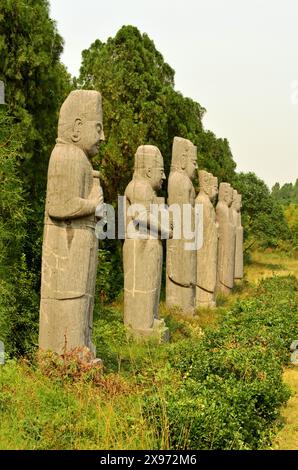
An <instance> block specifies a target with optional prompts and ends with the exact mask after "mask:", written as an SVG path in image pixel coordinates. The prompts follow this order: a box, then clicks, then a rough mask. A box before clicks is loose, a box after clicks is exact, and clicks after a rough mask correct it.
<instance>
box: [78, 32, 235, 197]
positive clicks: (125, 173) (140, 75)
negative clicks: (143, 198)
mask: <svg viewBox="0 0 298 470" xmlns="http://www.w3.org/2000/svg"><path fill="white" fill-rule="evenodd" d="M174 76H175V74H174V70H173V69H172V68H171V67H170V66H169V65H168V64H167V63H166V62H165V61H164V59H163V57H162V55H161V53H160V52H158V51H157V49H156V48H155V45H154V43H153V41H152V40H151V39H150V38H149V37H148V35H147V34H141V33H140V32H139V30H138V29H137V28H136V27H134V26H123V27H122V28H121V29H120V30H119V31H118V33H117V34H116V36H115V37H114V38H109V39H108V40H107V42H106V43H103V42H101V41H99V40H96V41H95V42H94V43H93V44H92V45H91V46H90V48H89V49H87V50H84V51H83V53H82V66H81V69H80V76H79V78H78V82H77V84H78V85H79V86H80V87H83V88H91V89H96V90H99V91H101V92H102V95H103V107H104V128H105V134H106V143H105V145H103V146H102V148H101V151H100V155H99V159H98V163H99V162H100V170H101V172H102V179H103V184H104V189H105V194H106V198H107V200H108V201H109V202H111V201H115V199H116V196H117V194H123V192H124V189H125V186H126V185H127V183H128V181H129V179H130V178H131V174H132V166H133V159H134V154H135V151H136V149H137V147H138V146H139V145H141V144H152V145H157V146H158V147H159V149H160V150H161V152H162V154H163V157H164V161H165V168H166V172H169V168H170V162H171V147H172V141H173V138H174V136H175V135H178V136H180V137H184V138H187V139H190V140H191V141H192V142H193V143H194V144H195V145H197V147H198V155H199V156H198V160H199V164H200V167H201V168H206V169H207V170H210V171H214V173H215V174H217V175H218V176H219V178H220V180H222V179H226V180H229V179H230V178H231V177H232V176H233V175H234V170H235V166H236V165H235V162H234V160H233V157H232V153H231V151H230V148H229V144H228V142H227V140H226V139H217V138H216V137H215V136H214V134H213V133H212V132H210V131H208V132H206V131H204V129H203V125H202V118H203V115H204V112H205V109H204V108H203V107H202V106H201V105H200V104H199V103H196V102H195V101H193V100H192V99H190V98H185V97H184V96H183V95H182V94H181V93H179V92H178V91H176V90H175V89H174Z"/></svg>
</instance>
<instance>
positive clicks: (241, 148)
mask: <svg viewBox="0 0 298 470" xmlns="http://www.w3.org/2000/svg"><path fill="white" fill-rule="evenodd" d="M50 5H51V17H52V18H53V19H55V20H56V21H57V25H58V30H59V32H60V34H61V35H62V36H63V38H64V40H65V48H64V53H63V56H62V61H63V62H64V63H65V65H66V66H67V68H68V70H69V72H70V73H71V74H72V75H78V73H79V68H80V62H81V51H82V50H83V49H86V48H88V47H89V46H90V45H91V43H92V42H93V41H95V39H100V40H101V41H103V42H105V41H106V40H107V38H108V37H110V36H114V35H115V34H116V32H117V31H118V30H119V29H120V28H121V26H123V25H127V24H131V25H134V26H136V27H137V28H139V30H140V31H141V32H142V33H143V32H146V33H147V34H148V35H149V37H150V38H151V39H152V40H153V41H154V43H155V46H156V48H157V49H158V50H159V52H161V53H162V55H163V57H164V59H165V61H166V62H167V63H168V64H169V65H170V66H171V67H172V68H173V69H174V70H175V72H176V75H175V88H176V90H179V91H181V92H182V93H183V95H184V96H189V97H190V98H192V99H194V100H195V101H198V102H199V103H200V104H201V105H202V106H204V107H205V108H206V109H207V113H206V115H205V117H204V121H203V122H204V126H205V128H206V129H210V130H212V131H213V132H214V133H215V134H216V135H217V136H218V137H226V138H227V139H228V140H229V142H230V146H231V149H232V152H233V155H234V159H235V161H236V163H237V171H245V172H247V171H254V172H255V173H256V174H257V175H258V176H259V177H261V178H262V179H264V180H265V182H266V183H267V184H268V185H269V186H270V187H271V186H272V185H273V184H274V183H275V182H276V181H279V182H280V183H285V182H294V181H295V180H296V178H297V177H298V0H204V1H203V0H184V1H181V0H179V1H178V0H150V1H149V0H104V1H103V0H50Z"/></svg>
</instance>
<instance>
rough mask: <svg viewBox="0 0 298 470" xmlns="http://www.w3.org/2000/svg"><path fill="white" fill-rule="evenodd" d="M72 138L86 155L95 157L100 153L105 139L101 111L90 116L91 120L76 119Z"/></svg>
mask: <svg viewBox="0 0 298 470" xmlns="http://www.w3.org/2000/svg"><path fill="white" fill-rule="evenodd" d="M72 140H73V142H74V143H75V144H76V145H77V146H78V147H80V148H81V149H82V150H83V151H84V152H85V153H86V155H88V156H89V157H94V156H95V155H96V154H97V153H98V150H99V144H100V142H101V141H102V140H104V133H103V127H102V122H101V116H100V113H98V115H97V116H90V120H89V119H86V120H82V119H76V121H75V124H74V130H73V135H72Z"/></svg>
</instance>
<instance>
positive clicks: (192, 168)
mask: <svg viewBox="0 0 298 470" xmlns="http://www.w3.org/2000/svg"><path fill="white" fill-rule="evenodd" d="M185 160H186V161H185V168H184V171H185V173H186V174H187V176H188V177H189V178H190V179H191V180H192V179H194V177H195V174H196V170H197V169H198V163H197V147H196V146H195V145H192V147H191V148H190V149H189V153H188V156H187V158H185Z"/></svg>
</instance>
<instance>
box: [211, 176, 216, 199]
mask: <svg viewBox="0 0 298 470" xmlns="http://www.w3.org/2000/svg"><path fill="white" fill-rule="evenodd" d="M211 181H212V183H211V185H212V199H213V200H214V199H215V198H216V197H217V195H218V179H217V177H216V176H212V177H211Z"/></svg>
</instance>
